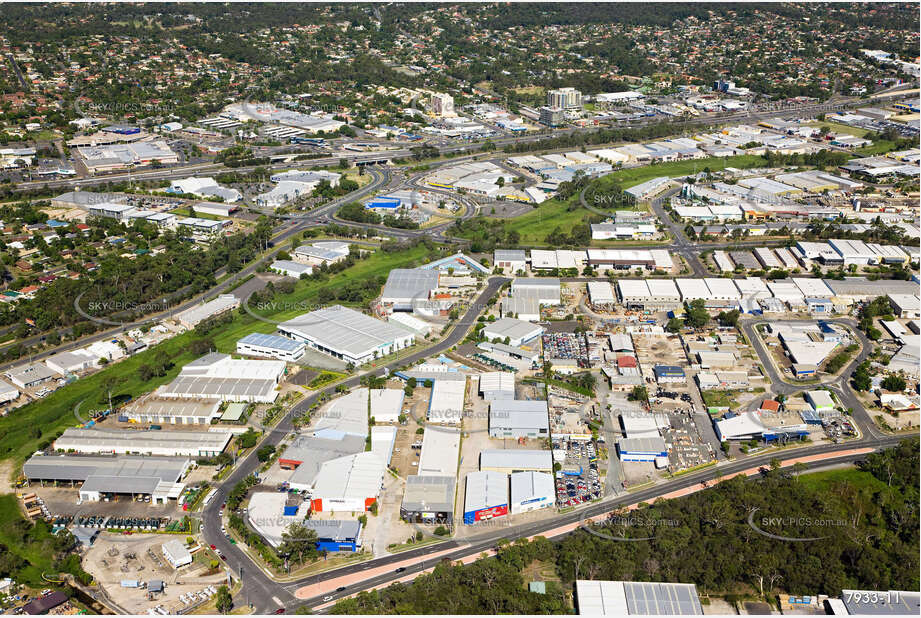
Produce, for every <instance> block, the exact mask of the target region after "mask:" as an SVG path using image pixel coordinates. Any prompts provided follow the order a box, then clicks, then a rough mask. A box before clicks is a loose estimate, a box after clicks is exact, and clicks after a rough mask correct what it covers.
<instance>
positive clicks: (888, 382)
mask: <svg viewBox="0 0 921 618" xmlns="http://www.w3.org/2000/svg"><path fill="white" fill-rule="evenodd" d="M880 386H882V387H883V388H884V389H886V390H887V391H891V392H894V393H901V392H902V391H904V390H905V378H903V377H902V376H896V375H891V376H886V378H885V379H884V380H883V381H882V383H881V384H880Z"/></svg>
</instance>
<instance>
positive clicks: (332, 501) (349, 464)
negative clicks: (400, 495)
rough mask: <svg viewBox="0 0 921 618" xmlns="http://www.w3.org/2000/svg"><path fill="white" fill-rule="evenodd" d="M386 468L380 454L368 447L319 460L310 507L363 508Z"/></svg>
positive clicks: (377, 489) (378, 487) (375, 492)
mask: <svg viewBox="0 0 921 618" xmlns="http://www.w3.org/2000/svg"><path fill="white" fill-rule="evenodd" d="M386 468H387V466H386V464H385V463H384V461H383V460H382V459H381V458H380V456H378V455H377V454H376V453H373V452H369V451H366V452H364V453H356V454H355V455H347V456H345V457H340V458H338V459H333V460H331V461H327V462H325V463H323V464H322V465H321V466H320V471H319V472H318V473H317V478H316V481H315V482H314V488H313V497H312V500H311V505H312V507H313V510H315V511H320V512H321V511H353V512H363V511H366V510H367V509H368V508H370V506H371V504H373V503H374V502H376V501H377V498H378V496H379V495H380V492H381V488H382V487H383V484H384V474H385V472H386Z"/></svg>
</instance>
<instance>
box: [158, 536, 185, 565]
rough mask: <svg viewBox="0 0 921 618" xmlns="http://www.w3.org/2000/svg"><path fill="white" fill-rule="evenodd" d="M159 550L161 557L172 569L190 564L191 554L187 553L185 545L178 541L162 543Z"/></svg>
mask: <svg viewBox="0 0 921 618" xmlns="http://www.w3.org/2000/svg"><path fill="white" fill-rule="evenodd" d="M160 550H161V551H162V552H163V557H164V558H166V561H167V562H169V563H170V565H172V567H173V568H174V569H178V568H181V567H184V566H185V565H187V564H192V554H191V553H189V550H188V548H186V546H185V543H183V542H182V540H180V539H173V540H172V541H167V542H166V543H163V545H161V546H160Z"/></svg>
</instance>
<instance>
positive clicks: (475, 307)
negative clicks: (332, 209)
mask: <svg viewBox="0 0 921 618" xmlns="http://www.w3.org/2000/svg"><path fill="white" fill-rule="evenodd" d="M508 281H511V279H507V278H503V277H492V278H491V279H489V281H488V282H487V284H486V287H485V288H484V289H483V291H482V292H481V293H480V295H479V296H477V298H476V300H475V301H474V302H473V303H472V304H471V305H470V306H469V307H468V309H467V311H466V312H465V313H464V315H463V316H462V317H461V318H460V319H459V320H458V321H457V323H455V325H454V328H453V329H452V330H451V332H450V333H449V334H448V335H447V336H446V337H445V338H444V339H442V340H441V341H439V342H438V343H436V344H434V345H432V346H430V347H428V348H425V349H422V350H419V351H417V352H413V353H412V354H410V355H409V356H406V357H403V358H400V359H399V360H396V361H393V362H390V363H387V364H384V365H381V366H378V367H375V368H374V369H373V370H371V371H367V372H365V373H374V374H379V373H380V372H381V371H382V370H385V369H386V370H393V369H395V368H397V367H401V366H403V365H408V364H412V363H415V362H417V361H419V360H422V359H424V358H427V357H429V356H431V355H433V354H439V353H441V352H444V351H446V350H448V349H450V348H451V347H452V346H454V345H456V344H457V343H459V342H460V341H461V340H462V339H463V338H464V337H466V336H467V332H468V331H469V330H470V328H471V327H472V326H473V324H474V323H475V322H476V319H477V317H478V316H479V315H480V313H481V312H482V311H483V309H484V308H485V306H486V302H487V301H488V300H489V299H491V298H493V297H494V296H495V295H496V293H497V292H498V291H499V288H500V287H502V285H503V284H505V283H506V282H508ZM362 375H364V374H356V375H354V376H352V377H351V378H349V379H348V380H346V381H345V382H343V383H340V384H344V385H346V386H347V387H349V388H351V387H354V386H357V385H358V384H359V382H360V380H361V376H362ZM337 386H338V385H337ZM337 386H329V387H327V388H324V389H321V390H319V391H317V392H316V393H313V394H312V395H310V396H308V397H306V398H305V399H303V400H301V401H300V402H298V403H297V404H296V405H295V406H294V407H292V408H291V410H289V411H288V413H287V414H285V416H284V418H282V419H281V421H279V423H278V424H277V425H276V426H275V427H274V428H273V429H272V430H271V431H270V432H269V433H268V435H267V436H266V437H265V438H264V440H263V441H262V442H261V443H260V445H263V444H271V445H275V446H277V445H278V444H279V443H280V442H281V441H282V439H283V438H284V437H285V436H286V435H287V434H288V433H290V432H291V430H292V429H293V425H292V423H291V420H292V418H294V417H296V416H299V415H300V414H301V413H303V412H304V411H306V410H307V409H308V408H309V407H310V406H311V405H313V404H314V403H315V402H316V401H317V399H319V397H320V396H321V395H322V394H332V393H333V392H335V390H336V388H337ZM259 465H260V464H259V460H258V458H257V457H256V453H255V449H253V452H251V453H250V454H249V455H248V456H247V457H246V458H245V459H243V460H242V461H241V462H239V463H238V464H237V467H236V468H235V469H234V470H233V472H231V474H230V475H229V476H228V477H227V478H226V479H225V480H224V481H223V483H222V484H221V486H220V488H219V489H218V491H217V493H216V495H215V497H214V498H213V499H212V500H211V502H210V503H209V504H208V505H207V506H205V508H204V509H203V511H202V515H201V518H202V523H203V526H204V532H203V534H202V537H203V539H204V541H205V543H208V544H213V545H214V546H215V547H217V548H218V550H220V551H221V552H222V553H223V554H224V556H226V558H227V560H226V564H227V566H228V567H229V568H230V569H231V570H232V572H233V573H234V574H235V576H237V577H238V576H239V573H240V569H241V568H243V574H244V581H245V585H244V593H243V597H242V598H243V600H244V601H245V600H247V599H248V600H249V601H250V602H252V603H253V604H254V606H255V610H256V613H265V612H267V611H271V610H274V609H275V608H277V607H278V606H280V605H289V604H291V603H292V602H293V597H292V596H291V594H290V593H288V592H286V591H285V590H284V589H283V588H282V587H281V586H280V585H279V584H277V583H275V582H273V581H272V580H271V579H269V577H268V576H267V575H266V574H265V573H263V572H262V571H261V570H259V568H258V567H256V565H255V564H253V563H252V562H251V561H250V560H249V558H248V557H247V556H246V554H244V553H243V551H242V550H240V548H239V547H237V546H236V545H234V544H232V543H230V542H229V541H228V540H227V539H226V538H225V537H224V536H223V535H222V534H221V533H220V528H221V517H220V510H221V505H222V503H223V502H224V500H225V499H226V497H227V494H228V492H229V489H231V488H233V486H234V485H236V484H237V483H239V482H240V481H241V480H243V479H244V478H246V477H247V476H249V475H250V474H252V473H253V472H254V471H255V470H256V469H257V468H258V467H259ZM276 599H278V600H276ZM239 600H240V597H239V596H238V602H239ZM279 600H280V601H282V602H279Z"/></svg>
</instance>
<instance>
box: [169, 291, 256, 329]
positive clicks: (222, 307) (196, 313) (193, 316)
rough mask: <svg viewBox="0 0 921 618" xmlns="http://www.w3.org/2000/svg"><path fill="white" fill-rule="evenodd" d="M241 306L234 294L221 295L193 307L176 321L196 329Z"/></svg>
mask: <svg viewBox="0 0 921 618" xmlns="http://www.w3.org/2000/svg"><path fill="white" fill-rule="evenodd" d="M239 306H240V299H239V298H237V297H236V296H234V295H233V294H221V295H220V296H218V297H217V298H215V299H214V300H211V301H208V302H206V303H204V304H203V305H198V306H196V307H192V308H191V309H188V310H186V311H183V312H182V313H180V314H179V315H177V316H176V321H177V322H179V324H181V325H182V326H185V327H186V328H188V329H192V328H195V326H196V325H198V324H199V323H200V322H204V321H205V320H208V319H211V318H216V317H218V316H221V315H224V314H225V313H227V312H229V311H233V310H234V309H236V308H237V307H239Z"/></svg>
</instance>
